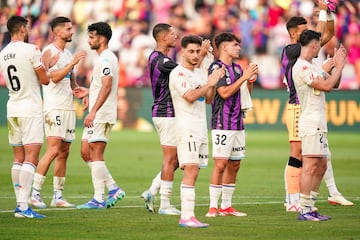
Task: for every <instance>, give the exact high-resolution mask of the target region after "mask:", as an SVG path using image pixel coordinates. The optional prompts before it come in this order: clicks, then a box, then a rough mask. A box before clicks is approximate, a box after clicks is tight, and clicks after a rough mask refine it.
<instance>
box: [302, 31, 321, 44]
mask: <svg viewBox="0 0 360 240" xmlns="http://www.w3.org/2000/svg"><path fill="white" fill-rule="evenodd" d="M320 38H321V33H319V32H316V31H314V30H305V31H303V32H302V33H301V34H300V44H301V46H307V45H308V44H309V43H310V42H311V41H312V40H314V39H315V40H317V41H320Z"/></svg>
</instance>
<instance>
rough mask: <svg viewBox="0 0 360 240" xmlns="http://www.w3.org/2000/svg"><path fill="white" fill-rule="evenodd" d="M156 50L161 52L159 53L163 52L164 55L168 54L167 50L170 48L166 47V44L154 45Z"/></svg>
mask: <svg viewBox="0 0 360 240" xmlns="http://www.w3.org/2000/svg"><path fill="white" fill-rule="evenodd" d="M156 51H158V52H161V53H163V54H164V55H168V54H169V52H170V48H169V47H167V46H161V45H158V46H157V47H156Z"/></svg>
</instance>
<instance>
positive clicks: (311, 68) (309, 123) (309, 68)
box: [293, 58, 327, 137]
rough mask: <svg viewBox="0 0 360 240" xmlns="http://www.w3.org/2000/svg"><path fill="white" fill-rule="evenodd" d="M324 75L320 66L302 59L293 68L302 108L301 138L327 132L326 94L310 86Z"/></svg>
mask: <svg viewBox="0 0 360 240" xmlns="http://www.w3.org/2000/svg"><path fill="white" fill-rule="evenodd" d="M322 73H323V70H322V69H321V68H320V67H319V66H317V65H316V64H311V63H309V62H308V61H305V60H303V59H300V58H299V59H298V60H297V62H296V63H295V65H294V67H293V80H294V84H295V88H296V92H297V94H298V97H299V101H300V108H301V114H300V119H299V135H300V137H302V136H305V135H314V134H315V133H317V132H327V125H326V111H325V107H326V100H325V93H324V92H323V91H320V90H317V89H314V88H313V87H311V86H310V85H311V83H312V82H313V80H314V79H315V78H316V77H317V76H319V75H322Z"/></svg>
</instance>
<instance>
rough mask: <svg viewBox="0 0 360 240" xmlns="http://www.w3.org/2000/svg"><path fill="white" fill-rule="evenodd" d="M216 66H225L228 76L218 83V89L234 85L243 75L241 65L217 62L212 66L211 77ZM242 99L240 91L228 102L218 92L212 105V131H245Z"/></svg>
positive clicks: (210, 69)
mask: <svg viewBox="0 0 360 240" xmlns="http://www.w3.org/2000/svg"><path fill="white" fill-rule="evenodd" d="M214 65H218V66H221V65H224V66H225V67H226V74H225V76H224V77H223V78H222V79H220V81H219V82H218V84H217V88H219V87H222V86H229V85H231V84H233V83H234V82H236V81H237V80H238V79H239V78H240V77H241V76H242V74H243V70H242V68H241V67H240V65H238V64H236V63H232V65H230V66H228V65H226V64H224V63H223V62H221V61H220V60H217V61H215V62H213V63H212V64H211V65H210V67H209V75H210V74H211V73H212V71H213V70H214V68H213V67H214ZM240 99H241V98H240V89H239V90H238V91H236V92H235V93H234V94H233V95H232V96H230V97H229V98H228V99H226V100H225V99H223V98H222V97H221V96H220V95H219V93H218V92H217V91H216V94H215V98H214V101H213V103H212V116H211V129H219V130H244V115H243V112H242V111H241V100H240Z"/></svg>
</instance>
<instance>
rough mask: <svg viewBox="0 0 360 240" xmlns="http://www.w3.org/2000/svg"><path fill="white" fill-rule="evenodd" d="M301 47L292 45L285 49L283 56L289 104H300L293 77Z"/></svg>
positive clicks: (283, 69) (282, 72) (282, 63)
mask: <svg viewBox="0 0 360 240" xmlns="http://www.w3.org/2000/svg"><path fill="white" fill-rule="evenodd" d="M300 52H301V45H300V43H297V44H290V45H287V46H286V47H284V49H283V52H282V54H281V74H282V76H285V78H286V82H287V86H288V89H289V103H291V104H299V103H300V102H299V98H298V96H297V93H296V89H295V84H294V81H293V77H292V68H293V66H294V65H295V63H296V60H297V59H298V57H299V56H300Z"/></svg>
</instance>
